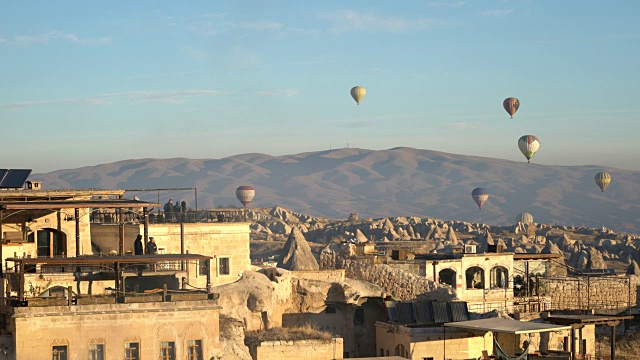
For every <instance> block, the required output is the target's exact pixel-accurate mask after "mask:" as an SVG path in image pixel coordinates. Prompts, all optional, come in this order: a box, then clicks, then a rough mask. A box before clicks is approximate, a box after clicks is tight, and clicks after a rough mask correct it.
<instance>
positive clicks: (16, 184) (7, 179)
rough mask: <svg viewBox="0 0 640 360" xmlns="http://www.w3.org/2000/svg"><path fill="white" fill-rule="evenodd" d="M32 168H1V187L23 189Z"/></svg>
mask: <svg viewBox="0 0 640 360" xmlns="http://www.w3.org/2000/svg"><path fill="white" fill-rule="evenodd" d="M30 174H31V169H0V189H21V188H23V187H24V182H25V181H27V178H28V177H29V175H30Z"/></svg>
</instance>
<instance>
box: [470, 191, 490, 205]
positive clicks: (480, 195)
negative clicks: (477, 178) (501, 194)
mask: <svg viewBox="0 0 640 360" xmlns="http://www.w3.org/2000/svg"><path fill="white" fill-rule="evenodd" d="M471 197H473V201H475V202H476V204H478V208H480V209H482V205H484V203H485V201H487V199H488V198H489V192H488V191H487V189H485V188H481V187H478V188H475V189H473V191H472V192H471Z"/></svg>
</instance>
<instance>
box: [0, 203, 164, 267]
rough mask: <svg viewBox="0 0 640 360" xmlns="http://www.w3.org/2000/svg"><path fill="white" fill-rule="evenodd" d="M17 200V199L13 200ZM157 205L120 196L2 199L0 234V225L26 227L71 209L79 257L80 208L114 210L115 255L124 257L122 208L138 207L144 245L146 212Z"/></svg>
mask: <svg viewBox="0 0 640 360" xmlns="http://www.w3.org/2000/svg"><path fill="white" fill-rule="evenodd" d="M16 200H17V199H16ZM159 206H160V204H158V203H153V202H147V201H140V200H129V199H123V198H122V195H119V198H117V199H99V200H74V199H70V200H60V199H54V200H46V199H37V200H32V201H29V200H26V201H7V200H6V199H3V200H2V201H0V234H2V225H3V224H7V223H11V224H26V223H28V222H29V221H30V220H32V219H35V218H38V217H42V216H45V215H48V214H50V213H53V212H56V211H60V210H62V209H74V210H75V212H74V217H73V219H72V220H75V223H76V254H75V255H76V256H80V255H82V254H81V253H80V209H115V210H116V215H117V217H118V224H119V226H120V228H119V240H120V241H119V246H118V249H119V252H118V254H119V255H124V222H123V216H122V215H123V210H122V209H126V208H142V212H143V216H144V244H146V243H147V241H148V238H149V212H148V209H150V208H155V207H159ZM0 254H2V241H0Z"/></svg>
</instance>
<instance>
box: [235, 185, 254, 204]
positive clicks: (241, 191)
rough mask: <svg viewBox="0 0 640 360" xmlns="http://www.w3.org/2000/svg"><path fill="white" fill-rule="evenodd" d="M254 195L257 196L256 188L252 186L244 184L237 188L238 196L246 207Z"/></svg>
mask: <svg viewBox="0 0 640 360" xmlns="http://www.w3.org/2000/svg"><path fill="white" fill-rule="evenodd" d="M254 196H256V189H254V188H253V187H251V186H248V185H243V186H240V187H238V188H237V189H236V197H237V198H238V200H239V201H240V202H241V203H242V205H244V207H247V205H249V203H250V202H251V200H253V197H254Z"/></svg>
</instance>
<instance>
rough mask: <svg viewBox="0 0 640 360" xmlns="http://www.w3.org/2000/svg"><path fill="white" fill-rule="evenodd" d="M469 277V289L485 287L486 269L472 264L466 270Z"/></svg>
mask: <svg viewBox="0 0 640 360" xmlns="http://www.w3.org/2000/svg"><path fill="white" fill-rule="evenodd" d="M465 275H466V278H467V289H469V290H473V289H484V269H482V268H481V267H479V266H472V267H470V268H468V269H467V271H465Z"/></svg>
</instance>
